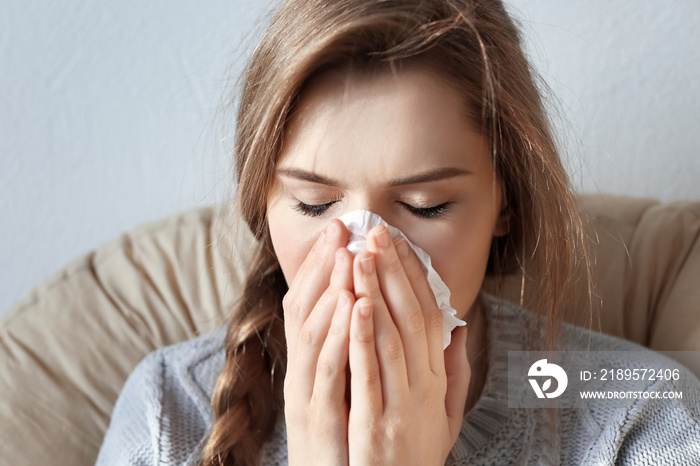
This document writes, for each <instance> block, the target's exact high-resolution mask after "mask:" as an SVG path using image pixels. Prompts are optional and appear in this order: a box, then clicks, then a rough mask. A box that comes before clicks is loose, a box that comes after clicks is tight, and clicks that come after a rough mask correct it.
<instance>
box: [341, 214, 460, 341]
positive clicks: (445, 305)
mask: <svg viewBox="0 0 700 466" xmlns="http://www.w3.org/2000/svg"><path fill="white" fill-rule="evenodd" d="M339 220H340V221H341V222H343V223H344V224H345V226H346V227H347V228H348V231H349V232H350V238H349V240H348V245H347V248H348V250H350V252H352V253H353V254H357V253H358V252H360V251H365V250H367V233H369V231H370V230H371V229H372V228H374V227H375V226H377V225H384V226H386V227H387V229H388V230H389V233H390V234H391V237H392V238H394V239H395V238H398V237H401V238H403V239H405V240H406V242H407V243H408V244H409V245H410V246H411V247H412V248H413V250H414V251H415V252H416V255H417V256H418V259H420V261H421V263H422V264H423V270H424V271H425V273H426V275H427V277H428V283H429V284H430V288H432V290H433V293H434V294H435V300H436V301H437V304H438V306H439V307H440V310H441V311H442V331H443V338H442V341H443V349H444V348H447V346H448V345H449V344H450V340H451V338H452V330H454V329H455V327H459V326H462V325H466V324H467V323H466V322H464V321H463V320H461V319H458V318H457V311H456V310H455V309H454V308H452V306H450V289H449V288H447V285H445V282H443V281H442V279H441V278H440V275H438V273H437V272H436V271H435V269H434V268H433V266H432V265H431V261H430V256H429V255H428V253H427V252H425V251H423V250H422V249H421V248H419V247H418V246H416V245H415V244H413V243H411V241H409V239H408V238H406V235H404V234H403V233H401V231H400V230H399V229H398V228H395V227H392V226H391V225H389V224H388V223H386V222H385V221H384V219H382V218H381V217H380V216H379V215H377V214H375V213H373V212H370V211H368V210H355V211H353V212H348V213H347V214H345V215H343V216H342V217H340V218H339Z"/></svg>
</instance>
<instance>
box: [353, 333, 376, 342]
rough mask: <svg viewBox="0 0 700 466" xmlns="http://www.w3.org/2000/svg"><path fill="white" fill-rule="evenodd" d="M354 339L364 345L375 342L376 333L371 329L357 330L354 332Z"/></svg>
mask: <svg viewBox="0 0 700 466" xmlns="http://www.w3.org/2000/svg"><path fill="white" fill-rule="evenodd" d="M352 336H353V339H354V340H355V341H356V342H358V343H361V344H363V345H370V344H372V343H374V333H373V332H372V331H371V330H369V329H363V330H357V331H355V332H353V335H352Z"/></svg>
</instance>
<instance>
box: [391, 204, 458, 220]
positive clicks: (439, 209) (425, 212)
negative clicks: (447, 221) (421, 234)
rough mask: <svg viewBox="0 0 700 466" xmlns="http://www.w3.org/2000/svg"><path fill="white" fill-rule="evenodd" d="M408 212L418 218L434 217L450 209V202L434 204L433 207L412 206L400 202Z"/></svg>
mask: <svg viewBox="0 0 700 466" xmlns="http://www.w3.org/2000/svg"><path fill="white" fill-rule="evenodd" d="M402 204H403V206H404V207H405V208H406V210H408V211H409V212H410V213H412V214H413V215H415V216H416V217H419V218H436V217H440V216H441V215H443V214H445V213H446V212H447V211H448V210H450V203H449V202H446V203H444V204H440V205H436V206H433V207H414V206H412V205H410V204H406V203H402Z"/></svg>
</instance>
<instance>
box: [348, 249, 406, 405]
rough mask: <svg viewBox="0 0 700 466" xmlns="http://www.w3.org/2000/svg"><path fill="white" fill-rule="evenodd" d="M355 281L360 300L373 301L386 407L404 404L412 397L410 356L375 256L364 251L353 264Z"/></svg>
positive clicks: (378, 355)
mask: <svg viewBox="0 0 700 466" xmlns="http://www.w3.org/2000/svg"><path fill="white" fill-rule="evenodd" d="M353 282H354V284H355V295H356V296H357V298H358V299H359V298H362V297H364V298H367V299H369V300H370V301H372V312H373V315H374V318H373V324H374V336H375V342H376V343H375V345H376V347H377V360H378V361H379V371H380V375H381V381H382V396H383V400H384V406H385V407H386V405H387V402H388V401H392V402H394V403H395V404H398V405H400V404H402V403H403V402H404V401H406V400H407V397H408V388H409V387H408V375H407V373H406V357H405V354H404V348H403V343H402V342H401V336H400V335H399V331H398V329H397V328H396V325H395V324H394V321H393V319H392V318H391V314H390V313H389V309H388V308H387V306H386V303H385V301H384V297H383V296H382V292H381V289H380V287H379V280H378V278H377V274H376V265H375V262H374V254H372V253H371V252H368V251H363V252H360V253H359V254H357V255H356V256H355V260H354V261H353Z"/></svg>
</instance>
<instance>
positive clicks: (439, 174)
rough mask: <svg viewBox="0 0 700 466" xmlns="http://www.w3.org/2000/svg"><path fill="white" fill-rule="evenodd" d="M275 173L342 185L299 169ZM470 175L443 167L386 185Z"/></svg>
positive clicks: (330, 184)
mask: <svg viewBox="0 0 700 466" xmlns="http://www.w3.org/2000/svg"><path fill="white" fill-rule="evenodd" d="M277 173H278V174H279V175H281V176H286V177H288V178H295V179H297V180H301V181H309V182H311V183H319V184H323V185H327V186H332V187H338V186H340V185H341V184H342V183H339V182H338V181H336V180H334V179H332V178H328V177H326V176H322V175H319V174H317V173H313V172H310V171H307V170H302V169H300V168H279V169H278V170H277ZM470 174H472V172H470V171H469V170H465V169H463V168H456V167H443V168H436V169H434V170H429V171H426V172H423V173H418V174H415V175H411V176H407V177H404V178H398V179H396V180H392V181H390V182H388V183H387V184H386V186H387V188H392V187H396V186H404V185H409V184H418V183H427V182H430V181H440V180H444V179H447V178H454V177H457V176H467V175H470Z"/></svg>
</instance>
